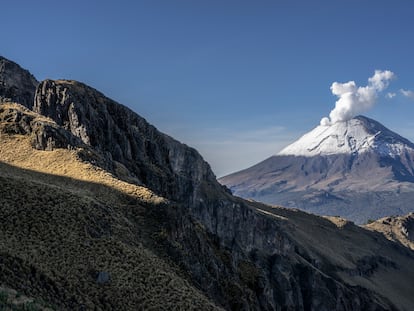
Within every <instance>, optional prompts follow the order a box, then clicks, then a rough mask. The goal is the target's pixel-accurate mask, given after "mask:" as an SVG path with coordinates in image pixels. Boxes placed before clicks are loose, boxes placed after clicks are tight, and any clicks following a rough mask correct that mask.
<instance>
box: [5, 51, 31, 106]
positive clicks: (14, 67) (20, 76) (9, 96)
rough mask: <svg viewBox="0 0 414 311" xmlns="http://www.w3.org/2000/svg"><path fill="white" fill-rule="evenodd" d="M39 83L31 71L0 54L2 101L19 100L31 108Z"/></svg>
mask: <svg viewBox="0 0 414 311" xmlns="http://www.w3.org/2000/svg"><path fill="white" fill-rule="evenodd" d="M37 85H38V82H37V81H36V79H35V78H34V77H33V75H31V74H30V72H28V71H27V70H25V69H23V68H21V67H20V66H19V65H18V64H16V63H14V62H12V61H10V60H8V59H6V58H4V57H2V56H0V102H7V101H8V102H17V103H20V104H22V105H23V106H26V107H27V108H31V107H32V106H33V98H34V92H35V89H36V86H37Z"/></svg>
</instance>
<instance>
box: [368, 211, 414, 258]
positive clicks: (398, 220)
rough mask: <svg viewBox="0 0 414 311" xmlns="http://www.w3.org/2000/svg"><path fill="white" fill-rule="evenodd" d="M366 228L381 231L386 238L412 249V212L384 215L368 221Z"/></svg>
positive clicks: (413, 241)
mask: <svg viewBox="0 0 414 311" xmlns="http://www.w3.org/2000/svg"><path fill="white" fill-rule="evenodd" d="M366 228H368V229H370V230H375V231H378V232H381V233H383V234H384V236H385V237H386V238H387V239H389V240H391V241H396V242H400V243H401V244H403V245H404V246H406V247H409V248H411V249H412V250H414V213H410V214H408V215H404V216H389V217H384V218H381V219H378V220H376V221H372V222H370V223H369V224H367V225H366Z"/></svg>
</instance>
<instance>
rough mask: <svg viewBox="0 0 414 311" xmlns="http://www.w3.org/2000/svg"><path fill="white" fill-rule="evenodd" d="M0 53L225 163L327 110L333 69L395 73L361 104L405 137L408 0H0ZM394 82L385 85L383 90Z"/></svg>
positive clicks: (412, 101)
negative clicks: (78, 86)
mask: <svg viewBox="0 0 414 311" xmlns="http://www.w3.org/2000/svg"><path fill="white" fill-rule="evenodd" d="M0 10H1V11H0V14H1V27H2V29H1V43H0V55H3V56H5V57H7V58H9V59H11V60H13V61H15V62H17V63H19V64H20V65H22V66H23V67H24V68H26V69H29V70H30V71H31V72H32V73H33V74H34V75H35V76H36V78H37V79H38V80H43V79H45V78H52V79H58V78H66V79H75V80H80V81H82V82H85V83H87V84H89V85H91V86H93V87H95V88H97V89H98V90H100V91H102V92H103V93H104V94H106V95H107V96H109V97H111V98H113V99H115V100H117V101H118V102H120V103H122V104H124V105H126V106H128V107H130V108H132V109H133V110H134V111H136V112H137V113H138V114H140V115H141V116H143V117H145V118H146V119H147V120H148V121H149V122H151V123H152V124H154V125H155V126H156V127H158V128H159V129H160V130H162V131H164V132H166V133H167V134H170V135H172V136H174V137H175V138H177V139H178V140H180V141H182V142H184V143H186V144H188V145H190V146H193V147H195V148H197V149H198V150H199V151H200V153H201V154H202V155H203V156H204V157H205V159H206V160H207V161H208V162H209V163H210V164H211V166H212V168H213V170H214V171H215V173H216V175H217V176H222V175H224V174H226V173H230V172H233V171H236V170H239V169H243V168H246V167H248V166H250V165H252V164H255V163H257V162H259V161H261V160H263V159H265V158H267V157H269V156H271V155H273V154H275V153H277V152H278V151H279V150H280V149H281V148H282V147H284V146H285V145H287V144H289V143H290V142H292V141H293V140H295V139H297V138H298V137H299V136H300V135H301V134H304V133H305V132H307V131H309V130H311V129H312V128H313V127H315V126H317V125H318V124H319V121H320V119H321V118H322V117H324V116H327V115H329V112H330V111H331V110H332V109H333V107H334V105H335V101H336V100H337V98H336V97H335V96H333V95H332V93H331V90H330V86H331V84H332V83H333V82H335V81H338V82H347V81H350V80H354V81H355V83H356V84H357V85H358V86H359V85H361V86H364V85H366V84H367V80H368V78H369V77H370V76H372V75H373V74H374V71H375V70H376V69H380V70H391V71H392V72H394V73H395V75H396V77H397V78H396V79H394V80H393V81H392V82H391V83H390V86H389V87H388V89H387V90H385V91H384V92H383V93H381V94H380V95H379V97H378V103H377V104H376V106H375V107H374V108H372V109H371V110H370V111H368V112H366V113H365V115H367V116H369V117H372V118H374V119H376V120H377V121H379V122H381V123H383V124H384V125H385V126H387V127H389V128H391V129H392V130H395V131H397V132H398V133H400V134H402V135H403V136H405V137H407V138H409V139H411V140H414V119H413V116H414V93H407V92H405V95H404V94H403V92H401V90H405V91H407V90H414V40H413V31H414V1H411V0H405V1H404V0H394V1H389V0H372V1H371V0H364V1H361V0H359V1H354V0H347V1H335V0H326V1H322V0H320V1H318V0H313V1H309V0H303V1H298V0H286V1H282V0H280V1H278V0H273V1H270V0H268V1H266V0H251V1H245V0H234V1H233V0H148V1H147V0H144V1H140V0H136V1H132V0H131V1H122V0H118V1H105V0H99V1H98V0H96V1H93V0H90V1H88V0H83V1H80V0H72V1H56V0H54V1H46V0H44V1H43V0H37V1H33V0H27V1H23V0H13V1H3V2H2V4H1V8H0ZM388 93H391V94H393V95H394V94H395V96H394V97H392V98H387V96H385V95H386V94H388Z"/></svg>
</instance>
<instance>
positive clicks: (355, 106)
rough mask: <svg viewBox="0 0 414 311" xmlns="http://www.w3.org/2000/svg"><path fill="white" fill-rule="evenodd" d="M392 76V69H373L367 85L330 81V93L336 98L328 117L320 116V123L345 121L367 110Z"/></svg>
mask: <svg viewBox="0 0 414 311" xmlns="http://www.w3.org/2000/svg"><path fill="white" fill-rule="evenodd" d="M394 77H395V74H394V73H393V72H392V71H389V70H385V71H381V70H375V73H374V75H373V76H372V77H370V78H369V79H368V85H367V86H357V85H356V83H355V81H349V82H346V83H339V82H334V83H332V86H331V91H332V94H333V95H336V96H337V97H338V100H337V101H336V103H335V108H334V109H333V110H332V111H331V113H330V114H329V118H328V117H325V118H322V120H321V125H323V126H328V125H331V124H334V123H336V122H343V121H347V120H349V119H352V118H353V117H355V116H356V115H358V114H360V113H362V112H364V111H367V110H368V109H370V108H371V107H373V106H374V105H375V103H376V101H377V97H378V93H379V92H381V91H383V90H385V89H386V88H387V87H388V85H389V83H390V81H391V80H392V79H393V78H394Z"/></svg>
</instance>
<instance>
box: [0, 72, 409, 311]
mask: <svg viewBox="0 0 414 311" xmlns="http://www.w3.org/2000/svg"><path fill="white" fill-rule="evenodd" d="M35 94H36V95H35V98H34V107H33V110H34V111H30V110H27V109H25V108H23V107H22V106H19V105H12V104H2V105H0V109H1V110H0V133H1V136H0V141H1V144H0V156H1V161H2V162H3V163H4V164H2V165H3V168H2V170H1V171H0V172H3V173H2V178H3V179H2V180H1V182H2V185H5V184H7V183H16V182H18V181H19V180H22V178H26V179H25V180H26V181H25V182H27V183H29V184H30V185H32V186H31V187H33V186H35V185H36V182H37V181H39V180H40V181H41V184H40V186H41V187H46V188H48V187H50V189H55V191H54V192H52V194H53V193H55V192H56V189H58V191H63V194H64V195H65V196H70V195H71V193H72V192H73V193H83V192H84V191H86V190H88V192H87V195H86V196H85V194H82V197H79V198H78V200H75V201H77V202H80V205H79V206H78V205H77V206H78V207H77V209H76V210H75V211H74V214H73V215H78V213H79V211H81V210H82V211H83V212H82V213H85V215H86V216H85V217H86V218H85V219H86V220H82V221H86V222H85V223H84V225H85V228H92V229H93V230H91V231H90V232H92V234H91V235H90V237H85V236H84V229H82V228H79V231H77V230H73V233H72V234H73V235H75V236H76V239H77V240H79V241H80V243H84V242H85V244H82V245H86V246H85V247H84V252H90V251H91V249H90V248H89V247H88V245H89V243H102V244H100V245H101V246H100V247H102V248H103V249H106V247H114V244H111V243H115V244H116V245H118V246H117V247H121V248H122V249H124V248H126V249H128V250H129V251H131V252H134V254H140V252H138V253H136V251H134V249H135V247H136V243H137V242H138V243H142V244H143V245H145V246H146V247H149V248H150V250H151V252H155V253H156V254H158V256H160V258H164V259H163V260H166V262H167V263H168V262H169V263H170V265H176V266H177V267H178V272H177V273H179V274H182V275H185V278H186V279H187V280H188V282H189V283H190V284H191V286H192V287H193V288H198V289H200V290H201V292H202V293H203V294H204V295H205V296H206V297H208V299H210V302H212V303H211V305H210V307H211V308H213V303H214V304H216V305H219V306H221V307H223V308H225V309H228V310H409V309H410V308H412V307H414V301H413V300H412V297H411V295H408V294H406V292H405V289H406V288H408V287H409V284H412V282H413V280H414V273H413V272H412V271H411V270H410V269H409V267H410V266H411V265H412V264H413V263H414V256H413V254H412V253H411V252H410V251H408V250H406V249H405V248H403V247H399V246H396V244H395V243H393V242H390V241H388V240H386V239H385V238H383V237H382V236H381V235H379V234H376V233H372V232H369V231H367V230H363V229H361V228H359V227H357V226H355V225H353V224H351V223H344V222H342V221H341V222H338V221H337V219H335V218H334V219H323V218H320V217H317V216H313V215H309V214H306V213H303V212H299V211H296V210H288V209H283V208H274V207H269V206H266V205H262V204H258V203H255V202H248V201H244V200H241V199H238V198H235V197H233V196H231V195H230V194H229V193H228V191H226V189H225V188H223V187H222V186H221V185H220V184H219V183H218V182H217V181H216V180H215V177H214V174H213V173H212V172H211V170H210V168H209V166H208V164H207V163H206V162H205V161H204V160H203V159H202V157H201V156H200V155H199V154H198V153H197V152H196V151H195V150H194V149H191V148H189V147H187V146H185V145H183V144H181V143H179V142H177V141H175V140H174V139H172V138H170V137H169V136H167V135H165V134H162V133H160V132H158V131H157V130H156V129H155V128H154V127H153V126H151V125H149V124H148V123H147V122H146V121H145V120H144V119H143V118H141V117H139V116H138V115H136V114H135V113H134V112H132V111H131V110H129V109H128V108H126V107H124V106H122V105H119V104H118V103H116V102H114V101H112V100H110V99H108V98H106V97H105V96H104V95H102V94H101V93H99V92H97V91H96V90H94V89H92V88H90V87H88V86H85V85H84V84H81V83H79V82H74V81H63V80H60V81H51V80H46V81H43V82H42V83H40V84H39V86H38V88H37V90H36V92H35ZM19 137H24V139H22V140H19V139H20V138H19ZM38 137H41V139H39V138H38ZM25 141H26V142H27V143H28V144H31V146H32V148H33V147H34V148H35V149H32V150H33V151H31V150H30V148H26V149H22V150H24V151H22V152H21V153H22V154H21V156H19V157H17V158H16V157H13V156H10V154H9V153H8V149H9V148H11V147H10V146H11V145H15V146H23V145H24V142H25ZM7 142H8V143H7ZM37 149H39V151H36V150H37ZM44 150H48V151H44ZM42 152H48V154H50V155H53V154H59V157H55V158H54V159H55V160H54V161H50V162H48V161H42V157H46V156H45V154H44V153H42ZM68 154H75V155H76V159H78V160H79V161H81V162H82V163H89V164H88V165H90V167H95V168H96V169H93V170H92V171H95V170H98V169H99V170H103V171H104V172H107V173H109V175H108V176H112V177H111V178H114V179H118V180H119V181H123V182H125V183H128V184H129V185H130V186H133V185H135V186H140V187H142V186H145V187H148V188H149V189H151V191H152V192H154V193H156V194H157V195H159V196H163V197H165V199H166V201H165V202H164V201H163V202H164V203H163V204H162V205H159V204H154V203H151V202H146V203H145V202H144V203H143V202H141V201H139V202H138V201H136V198H134V197H133V196H132V194H130V192H123V191H120V192H122V193H119V194H114V193H113V191H112V190H110V191H109V188H108V189H107V190H100V187H101V186H100V183H101V182H102V181H101V182H99V183H97V182H96V183H94V184H89V183H79V182H76V180H75V182H73V181H70V180H68V179H67V178H68V177H69V176H71V175H70V173H69V172H70V171H71V170H70V169H69V167H68V168H65V169H64V170H62V173H61V174H62V177H59V178H56V177H53V176H54V175H55V174H57V172H56V171H55V168H54V167H55V166H56V165H63V166H64V163H66V162H70V161H66V162H64V161H63V162H62V160H59V159H61V158H62V159H63V158H65V157H66V156H67V155H68ZM35 155H36V157H37V158H36V157H35ZM64 155H66V156H64ZM31 158H33V159H34V160H33V161H34V163H35V165H33V161H29V160H30V159H31ZM35 159H38V160H35ZM85 161H86V162H85ZM56 162H58V163H56ZM61 162H62V163H61ZM75 162H76V161H75ZM81 162H79V163H81ZM47 163H50V164H47ZM76 163H78V162H76ZM79 163H78V164H76V165H77V166H79V165H80V164H79ZM11 165H13V167H12V166H11ZM82 165H83V164H82ZM15 166H17V167H19V168H20V169H23V168H24V169H26V170H28V169H30V170H33V169H39V168H41V169H42V172H43V173H42V174H35V175H34V177H30V178H29V179H28V177H27V173H25V172H23V171H19V170H16V168H14V167H15ZM72 169H73V168H72ZM84 170H85V169H81V170H79V174H78V173H77V175H85V176H89V178H92V176H94V174H92V173H88V174H84V173H82V174H80V173H81V172H83V171H84ZM11 176H15V177H11ZM24 176H26V177H24ZM30 176H33V175H30ZM105 176H106V175H105ZM16 178H17V179H16ZM70 178H76V176H75V175H74V176H72V177H70ZM105 178H106V177H105ZM105 180H106V179H105ZM33 183H35V184H33ZM36 187H37V186H36ZM1 189H9V191H11V192H12V193H13V191H17V190H19V191H23V190H24V189H25V188H24V187H20V188H19V187H18V188H14V187H8V188H6V187H2V188H1ZM13 189H14V190H13ZM85 189H86V190H85ZM66 191H69V192H66ZM47 192H48V191H47V190H46V189H43V190H42V191H41V192H40V193H47ZM25 196H26V197H27V194H24V193H20V192H19V197H22V198H23V197H25ZM52 196H53V195H52ZM1 197H2V198H5V197H6V196H5V195H2V196H1ZM85 198H87V201H88V202H97V204H96V205H93V208H92V209H91V206H90V205H86V206H84V205H82V204H83V203H82V202H83V200H84V199H85ZM3 200H4V199H3ZM59 200H60V197H59V196H58V195H57V194H56V196H54V197H53V198H51V199H48V202H49V201H51V202H54V201H56V202H59ZM90 200H92V201H90ZM0 206H1V205H0ZM3 206H9V207H8V208H10V206H12V207H13V208H14V209H16V210H18V207H19V208H21V207H24V206H25V201H22V202H21V203H20V204H18V205H16V206H14V205H13V204H12V205H3ZM57 206H58V205H57ZM3 208H4V207H3ZM13 208H12V209H11V211H9V212H12V211H13ZM135 209H136V210H137V211H138V210H139V211H140V212H139V213H138V214H137V212H134V210H135ZM51 210H53V204H52V205H51V206H48V208H45V209H40V210H39V209H36V213H38V214H34V215H44V213H49V212H50V211H51ZM63 211H64V210H62V212H63ZM108 211H112V212H111V213H108ZM20 213H21V214H20V217H23V218H24V217H25V216H24V215H27V217H28V219H31V217H32V218H33V219H36V217H39V216H36V217H35V216H34V215H31V214H30V213H29V214H27V213H26V212H24V211H21V212H20ZM65 213H66V215H67V216H65V217H69V216H70V215H72V214H71V213H72V212H71V210H70V209H68V210H66V211H65ZM82 213H81V214H80V215H83V214H82ZM99 215H106V216H105V218H104V219H106V221H104V222H101V216H99ZM138 215H140V216H139V217H138ZM91 216H92V217H91ZM108 217H109V218H108ZM46 218H47V217H46ZM17 219H19V218H17ZM93 219H95V220H94V221H93V222H92V223H90V221H92V220H93ZM42 221H44V220H42ZM108 221H109V224H110V225H109V226H108ZM2 222H3V224H4V225H6V224H8V223H9V222H8V221H7V219H2ZM56 226H57V227H56V229H55V230H66V229H65V224H59V223H56ZM3 227H4V228H6V226H2V227H1V228H3ZM7 228H8V229H7V230H8V231H6V232H7V234H11V236H12V237H14V238H16V237H17V234H18V232H16V231H13V227H10V226H7ZM29 228H30V227H29ZM76 228H77V227H76ZM108 228H113V229H108ZM115 228H118V229H116V230H115ZM119 228H125V230H122V231H117V230H119ZM38 230H39V229H38V228H37V229H36V232H37V231H38ZM114 230H115V231H114ZM23 232H26V231H23ZM40 233H41V232H40ZM2 234H4V232H3V233H2ZM27 234H28V235H27V236H26V237H25V238H26V239H27V237H28V236H34V237H36V235H33V234H31V233H30V231H28V232H27ZM45 234H48V232H45ZM48 236H50V237H53V235H48ZM25 238H23V239H22V237H19V239H20V240H21V241H25ZM91 238H92V239H91ZM33 239H34V240H33V241H31V243H32V244H33V245H37V243H43V244H42V245H43V247H46V253H47V252H49V251H51V245H48V244H46V245H44V242H41V241H42V239H41V238H39V239H38V240H36V238H33ZM106 239H110V241H111V243H109V244H105V243H106V242H105V241H106ZM6 241H11V242H10V244H8V247H7V248H3V249H6V250H7V251H6V252H4V253H2V254H1V255H0V258H1V259H2V261H0V269H3V271H9V270H8V269H10V264H11V262H12V261H10V260H11V259H10V258H21V260H22V261H21V262H22V264H21V267H19V269H23V270H22V271H26V270H25V269H26V266H25V264H26V263H27V265H29V264H30V265H33V267H34V268H35V270H36V271H38V273H36V274H35V275H34V276H33V277H32V279H30V280H31V281H30V283H31V284H32V285H31V286H28V285H27V284H26V283H25V281H24V278H22V279H17V280H16V279H13V277H12V275H10V274H0V275H1V276H0V282H3V283H9V284H7V285H9V286H10V287H13V286H17V284H21V285H25V284H26V287H25V289H24V290H25V291H27V292H28V293H27V294H31V296H33V294H36V295H39V296H41V297H44V296H46V298H48V299H51V300H52V301H54V302H55V303H57V304H59V305H60V306H61V307H62V308H69V309H70V308H73V307H79V306H81V305H83V303H82V301H88V303H93V304H95V305H98V306H99V307H100V308H103V309H108V308H111V304H110V302H109V301H107V300H105V301H101V300H100V298H99V297H103V296H102V295H104V293H105V290H104V289H105V287H103V288H100V287H96V284H95V283H94V282H95V279H93V278H92V279H90V278H87V277H82V276H81V275H80V276H79V277H80V279H81V280H82V286H84V288H85V289H87V288H90V287H93V288H94V290H93V293H96V296H94V295H95V294H90V296H88V295H86V296H85V294H84V293H85V292H84V293H77V292H73V287H72V285H71V283H70V280H69V283H66V284H65V283H62V281H61V279H59V278H58V279H59V280H60V281H56V280H57V279H56V278H57V277H60V274H59V272H58V270H57V268H56V267H54V266H53V263H52V262H50V263H49V262H47V261H46V262H44V261H45V260H46V259H45V258H43V261H42V260H41V259H38V257H37V256H39V254H35V253H33V254H35V255H33V254H31V253H28V251H27V249H29V248H27V249H26V248H24V247H22V248H19V249H18V251H17V250H15V248H14V247H13V243H12V241H13V239H7V240H6ZM86 242H87V243H86ZM103 242H105V243H103ZM118 243H121V244H118ZM105 245H106V246H105ZM119 245H121V246H119ZM379 250H381V252H380V253H379ZM129 251H128V252H129ZM141 253H142V252H141ZM65 254H66V253H65ZM74 255H76V251H75V254H73V253H71V252H70V253H67V254H66V256H68V258H71V256H74ZM13 256H14V257H13ZM31 256H34V258H35V259H36V260H34V261H33V262H30V260H29V262H27V258H31ZM54 256H57V259H59V258H60V257H59V256H60V254H59V253H55V255H54ZM107 256H115V257H113V259H112V260H111V262H118V261H119V262H122V261H121V259H120V258H119V257H116V256H118V255H117V254H111V255H109V254H108V255H107ZM132 257H133V258H135V259H134V260H138V261H140V260H142V257H139V255H134V256H132ZM103 258H105V257H103ZM111 258H112V257H111ZM140 258H141V259H140ZM19 260H20V259H19ZM59 260H62V259H61V258H60V259H59ZM85 260H86V261H88V260H89V259H85ZM57 261H58V260H57ZM131 263H132V264H133V261H132V262H131ZM91 265H92V266H93V265H94V264H92V263H91ZM107 268H108V269H111V267H110V266H109V267H107ZM112 268H113V267H112ZM5 269H6V270H5ZM92 270H93V272H94V273H95V272H99V271H100V270H98V267H95V268H93V269H92ZM19 271H20V270H19ZM29 271H30V269H29ZM111 271H112V270H111ZM116 271H118V272H116ZM180 271H181V272H180ZM104 272H105V271H104ZM25 273H26V272H25ZM25 273H23V274H22V276H24V275H26V274H25ZM42 273H43V274H44V275H46V276H48V277H49V278H50V279H48V280H49V281H48V282H43V283H42V282H38V278H37V277H36V276H40V275H42ZM71 273H76V272H71ZM123 273H125V272H122V273H121V272H120V270H115V269H114V270H113V272H112V274H109V275H110V278H112V279H116V278H119V277H120V275H121V274H123ZM75 275H78V274H75ZM93 275H95V274H93ZM100 275H101V276H102V277H101V278H100V279H101V280H103V279H104V280H109V279H108V278H107V277H103V274H100ZM95 276H96V277H97V278H98V276H99V274H97V275H95ZM105 276H108V275H107V274H105ZM395 278H398V279H399V280H400V282H399V284H393V286H392V287H390V286H388V283H387V282H386V281H384V280H391V279H395ZM98 279H99V278H98ZM144 280H145V278H144ZM380 280H382V281H380ZM19 282H20V283H19ZM131 282H132V281H131ZM134 282H135V281H134ZM104 283H105V282H104ZM51 284H54V285H53V286H55V287H56V286H57V285H56V284H59V286H57V287H56V288H57V289H56V290H57V293H63V294H59V295H56V296H53V295H52V296H51V295H49V294H46V293H48V291H47V286H51ZM131 284H135V283H131ZM21 285H19V286H21ZM131 288H133V286H132V287H131ZM136 288H138V287H136ZM118 290H119V289H118V288H117V287H107V288H106V291H107V292H106V294H105V295H107V294H110V293H112V294H113V293H118ZM87 292H88V291H86V293H87ZM138 294H140V292H138ZM128 295H133V292H132V291H131V292H128V293H127V294H125V293H124V294H123V295H121V296H116V297H125V298H126V299H128V297H129V298H130V296H128ZM172 295H173V296H172V297H177V298H178V297H180V296H179V294H178V293H173V294H172ZM174 295H178V296H174ZM138 296H139V295H138ZM69 297H72V298H70V299H69ZM131 297H132V296H131ZM172 299H173V300H174V298H172ZM131 301H139V300H131ZM198 301H200V302H201V301H204V300H203V299H202V298H200V300H198ZM113 303H117V306H121V305H122V303H123V302H122V299H121V301H120V300H119V298H117V300H116V302H115V300H114V302H113ZM124 303H125V306H126V305H127V304H126V302H124ZM205 303H206V302H205V301H204V302H203V304H205ZM129 304H130V302H129ZM112 307H113V306H112ZM130 307H131V308H134V305H130ZM130 307H128V308H130ZM136 307H137V305H135V308H136Z"/></svg>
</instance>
